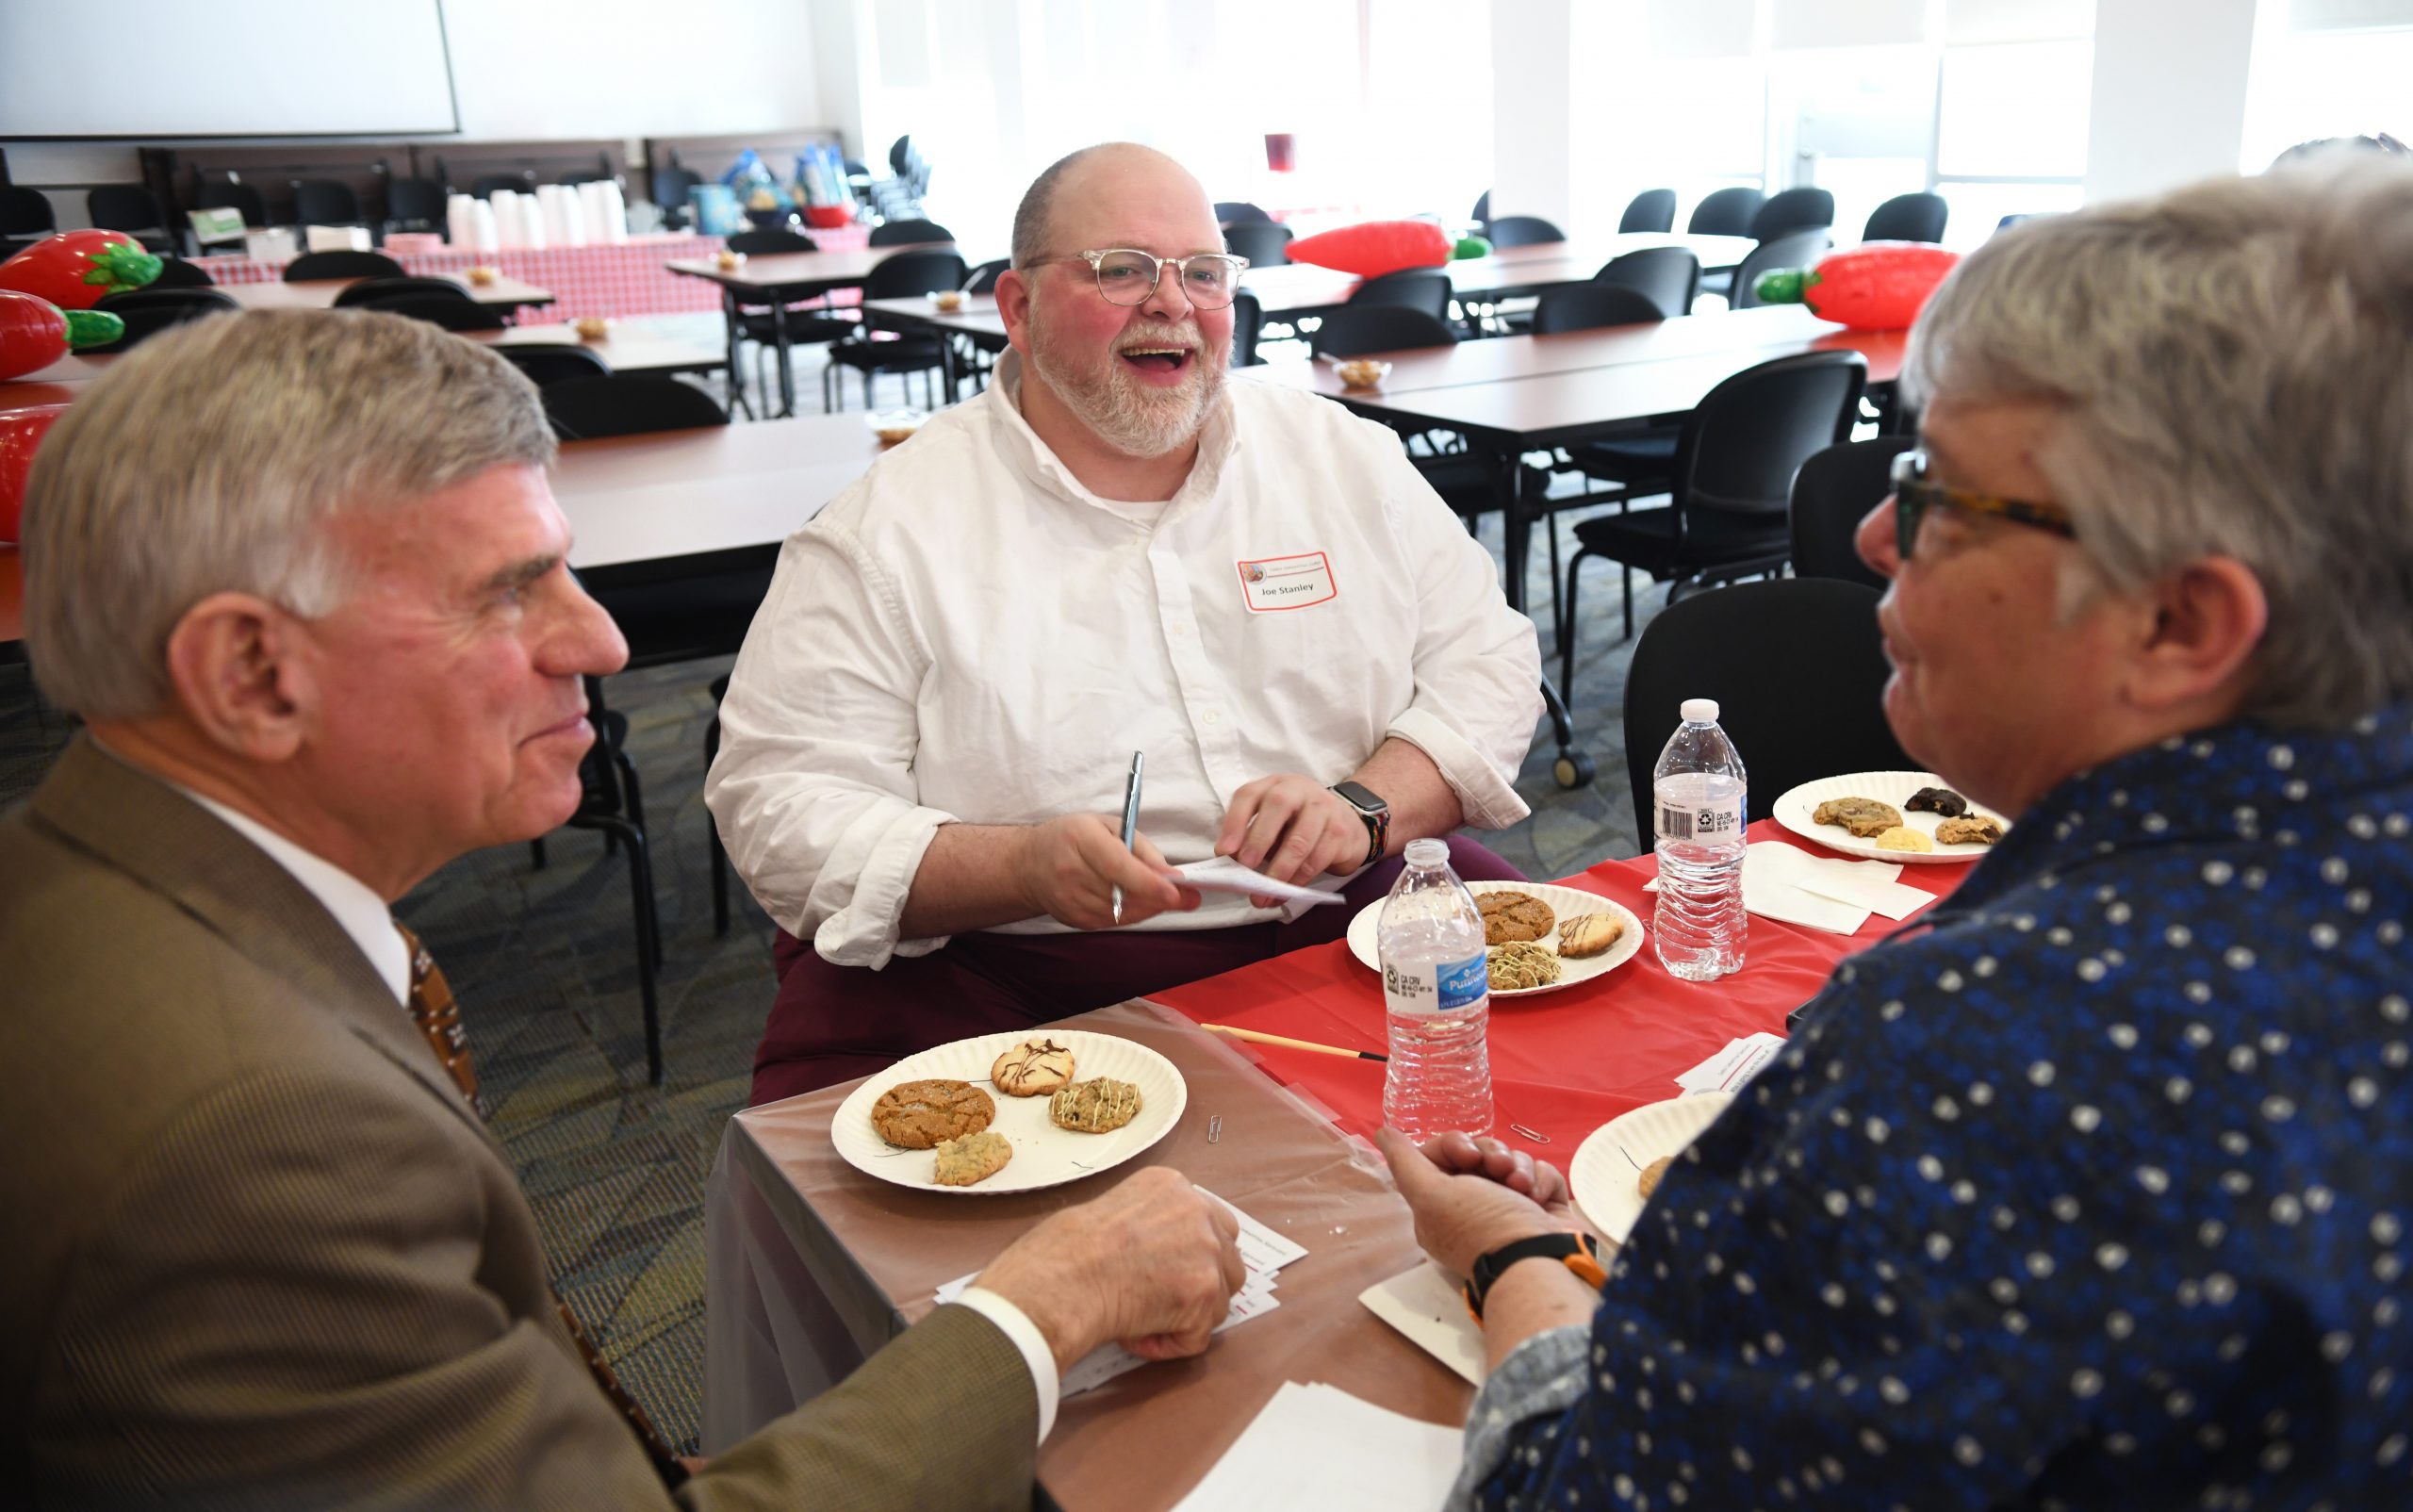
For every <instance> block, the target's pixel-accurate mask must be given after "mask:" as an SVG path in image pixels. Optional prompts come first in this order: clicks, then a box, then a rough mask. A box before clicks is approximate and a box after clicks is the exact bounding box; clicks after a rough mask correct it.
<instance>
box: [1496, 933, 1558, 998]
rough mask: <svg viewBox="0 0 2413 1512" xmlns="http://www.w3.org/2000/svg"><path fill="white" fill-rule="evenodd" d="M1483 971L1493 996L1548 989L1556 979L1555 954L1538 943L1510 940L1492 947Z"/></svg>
mask: <svg viewBox="0 0 2413 1512" xmlns="http://www.w3.org/2000/svg"><path fill="white" fill-rule="evenodd" d="M1486 968H1487V970H1488V973H1489V975H1490V978H1491V990H1492V991H1493V992H1495V993H1513V992H1515V991H1517V990H1518V989H1519V988H1523V987H1547V986H1549V985H1550V984H1551V983H1552V982H1554V981H1556V980H1558V953H1557V952H1556V951H1554V950H1552V949H1551V947H1550V946H1548V945H1543V944H1542V943H1541V942H1540V941H1538V940H1511V941H1509V942H1508V943H1507V944H1506V945H1493V946H1492V947H1491V950H1490V952H1489V960H1488V961H1487V962H1486Z"/></svg>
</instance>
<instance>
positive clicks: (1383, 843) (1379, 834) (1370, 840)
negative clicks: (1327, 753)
mask: <svg viewBox="0 0 2413 1512" xmlns="http://www.w3.org/2000/svg"><path fill="white" fill-rule="evenodd" d="M1332 790H1333V791H1334V792H1335V793H1338V794H1339V795H1340V801H1342V802H1343V803H1346V804H1348V805H1349V806H1350V807H1351V808H1353V809H1355V810H1356V811H1357V817H1359V818H1360V819H1363V820H1365V821H1366V861H1365V864H1366V865H1369V866H1371V865H1372V864H1374V863H1376V862H1378V861H1380V860H1382V859H1383V852H1384V851H1385V850H1386V849H1387V848H1388V847H1389V845H1390V838H1391V806H1390V805H1389V804H1387V803H1385V802H1384V801H1383V800H1382V799H1381V798H1379V797H1375V796H1374V790H1373V789H1371V788H1370V787H1368V786H1367V785H1366V784H1365V783H1363V782H1335V783H1333V784H1332Z"/></svg>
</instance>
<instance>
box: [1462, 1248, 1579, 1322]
mask: <svg viewBox="0 0 2413 1512" xmlns="http://www.w3.org/2000/svg"><path fill="white" fill-rule="evenodd" d="M1535 1259H1550V1260H1557V1261H1559V1262H1561V1263H1563V1264H1564V1265H1565V1266H1566V1267H1567V1268H1568V1270H1570V1271H1572V1272H1574V1273H1575V1275H1576V1278H1577V1279H1578V1280H1580V1281H1582V1282H1583V1283H1584V1285H1585V1286H1588V1287H1590V1288H1591V1289H1592V1290H1595V1291H1598V1290H1600V1289H1601V1288H1602V1287H1604V1286H1606V1285H1608V1284H1609V1273H1608V1270H1607V1269H1606V1268H1605V1267H1604V1266H1602V1265H1601V1264H1600V1245H1599V1244H1597V1243H1596V1242H1594V1241H1593V1239H1592V1236H1591V1235H1589V1234H1576V1233H1565V1234H1536V1235H1535V1236H1534V1237H1533V1238H1532V1239H1520V1240H1518V1241H1517V1242H1515V1243H1514V1244H1502V1245H1501V1246H1500V1247H1499V1248H1498V1249H1496V1250H1493V1251H1492V1252H1491V1253H1490V1254H1488V1255H1486V1256H1483V1257H1480V1258H1478V1259H1477V1260H1476V1261H1475V1262H1474V1274H1472V1275H1470V1276H1469V1277H1468V1278H1467V1286H1466V1299H1467V1311H1469V1312H1470V1313H1473V1314H1474V1321H1475V1322H1477V1323H1481V1322H1483V1299H1484V1298H1485V1297H1486V1296H1489V1295H1490V1294H1491V1284H1492V1283H1493V1282H1495V1281H1497V1280H1499V1279H1500V1278H1501V1277H1502V1275H1505V1274H1507V1273H1508V1267H1510V1266H1512V1265H1514V1264H1516V1263H1517V1262H1518V1260H1535Z"/></svg>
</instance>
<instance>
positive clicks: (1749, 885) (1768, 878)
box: [1643, 840, 1935, 934]
mask: <svg viewBox="0 0 2413 1512" xmlns="http://www.w3.org/2000/svg"><path fill="white" fill-rule="evenodd" d="M1901 875H1902V868H1901V867H1900V866H1899V865H1896V864H1895V863H1892V862H1883V861H1842V860H1838V859H1836V858H1833V857H1830V856H1814V855H1812V854H1810V852H1808V851H1806V850H1799V849H1796V848H1795V847H1794V846H1788V845H1785V844H1784V843H1783V842H1781V841H1777V840H1755V841H1753V842H1752V843H1751V845H1750V846H1749V847H1748V849H1746V850H1745V851H1744V853H1743V909H1744V912H1748V913H1756V914H1758V915H1760V917H1762V918H1764V919H1779V920H1781V921H1782V922H1784V923H1786V924H1798V925H1800V926H1801V927H1802V928H1804V929H1824V930H1827V931H1828V932H1829V933H1831V934H1858V933H1859V932H1860V929H1861V926H1862V925H1864V924H1866V923H1867V922H1868V915H1869V914H1870V913H1872V912H1875V913H1882V914H1884V915H1885V916H1886V917H1887V918H1889V919H1907V918H1909V917H1910V916H1911V915H1912V914H1913V913H1915V912H1918V911H1919V910H1920V909H1923V908H1925V907H1927V906H1928V905H1929V904H1930V903H1932V902H1934V901H1935V895H1934V894H1932V893H1929V892H1925V891H1923V890H1921V889H1919V888H1915V887H1911V886H1908V885H1906V884H1904V883H1901V882H1898V881H1896V880H1895V879H1896V878H1897V877H1899V876H1901ZM1658 890H1659V879H1657V878H1655V877H1654V878H1652V879H1650V881H1648V882H1645V883H1644V884H1643V891H1644V892H1646V893H1655V892H1657V891H1658Z"/></svg>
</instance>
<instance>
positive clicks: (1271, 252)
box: [1223, 221, 1290, 268]
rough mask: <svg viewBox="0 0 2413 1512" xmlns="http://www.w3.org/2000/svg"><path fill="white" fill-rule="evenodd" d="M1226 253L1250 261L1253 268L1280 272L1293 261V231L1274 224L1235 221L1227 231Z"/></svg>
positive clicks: (1225, 236) (1224, 228)
mask: <svg viewBox="0 0 2413 1512" xmlns="http://www.w3.org/2000/svg"><path fill="white" fill-rule="evenodd" d="M1223 250H1224V251H1225V252H1228V253H1230V254H1232V255H1234V256H1237V257H1246V258H1247V259H1248V265H1249V266H1250V267H1251V268H1279V267H1281V266H1282V265H1283V264H1284V263H1287V262H1289V260H1290V228H1289V226H1286V225H1282V224H1279V223H1277V222H1272V221H1234V222H1231V223H1230V224H1229V225H1226V226H1225V227H1223Z"/></svg>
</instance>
